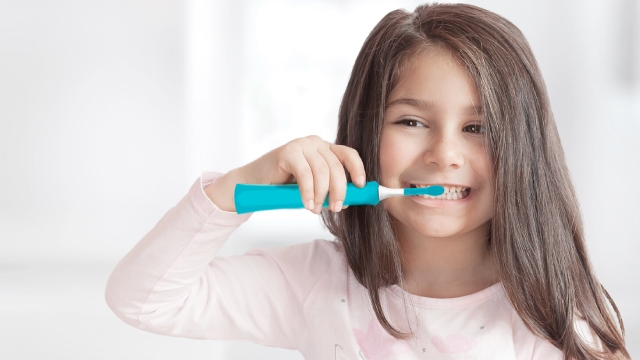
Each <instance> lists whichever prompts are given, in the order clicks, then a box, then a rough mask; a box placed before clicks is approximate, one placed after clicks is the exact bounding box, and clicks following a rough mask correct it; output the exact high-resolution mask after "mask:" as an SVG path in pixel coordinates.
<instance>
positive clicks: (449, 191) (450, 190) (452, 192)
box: [409, 184, 471, 200]
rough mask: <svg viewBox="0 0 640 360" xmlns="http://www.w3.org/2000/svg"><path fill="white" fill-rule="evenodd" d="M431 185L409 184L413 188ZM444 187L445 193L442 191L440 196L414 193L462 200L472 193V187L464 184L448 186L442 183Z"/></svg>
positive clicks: (425, 196)
mask: <svg viewBox="0 0 640 360" xmlns="http://www.w3.org/2000/svg"><path fill="white" fill-rule="evenodd" d="M427 186H430V185H426V184H409V187H412V188H423V187H427ZM441 186H442V187H443V188H444V193H442V195H439V196H431V195H414V196H420V197H423V198H426V199H442V200H461V199H464V198H466V197H468V196H469V194H470V193H471V188H470V187H464V186H448V185H441Z"/></svg>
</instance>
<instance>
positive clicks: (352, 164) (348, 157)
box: [330, 144, 367, 187]
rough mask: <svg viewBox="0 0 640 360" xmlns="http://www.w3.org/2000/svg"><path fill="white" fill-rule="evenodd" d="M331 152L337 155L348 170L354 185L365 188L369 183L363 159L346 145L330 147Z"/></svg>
mask: <svg viewBox="0 0 640 360" xmlns="http://www.w3.org/2000/svg"><path fill="white" fill-rule="evenodd" d="M330 149H331V151H332V152H333V153H334V154H335V155H336V157H337V158H338V160H339V161H340V162H341V163H342V164H344V167H346V168H347V171H348V172H349V175H351V181H352V182H353V183H354V185H356V186H359V187H364V186H365V185H366V182H367V177H366V173H365V170H364V163H363V162H362V158H360V155H359V154H358V152H357V151H356V150H355V149H354V148H350V147H348V146H344V145H335V144H331V145H330Z"/></svg>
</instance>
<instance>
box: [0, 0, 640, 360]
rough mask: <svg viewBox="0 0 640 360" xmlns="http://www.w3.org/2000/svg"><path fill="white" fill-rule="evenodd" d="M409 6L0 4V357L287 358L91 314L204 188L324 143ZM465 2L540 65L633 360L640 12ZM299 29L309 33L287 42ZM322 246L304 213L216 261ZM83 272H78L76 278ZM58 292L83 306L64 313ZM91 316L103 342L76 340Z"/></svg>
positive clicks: (639, 338)
mask: <svg viewBox="0 0 640 360" xmlns="http://www.w3.org/2000/svg"><path fill="white" fill-rule="evenodd" d="M417 3H418V2H415V1H385V2H383V1H356V0H352V1H343V2H339V1H326V2H323V1H319V0H318V1H304V2H300V1H293V0H290V1H285V0H282V1H271V2H266V1H258V0H244V1H233V0H218V1H213V0H190V1H186V2H182V1H176V0H173V1H171V0H161V1H144V0H133V1H109V2H104V1H79V0H73V1H72V0H69V1H55V2H52V1H42V0H39V1H38V0H27V1H24V0H22V1H7V0H0V171H1V175H0V293H1V294H2V295H0V323H2V324H4V325H0V338H3V339H7V338H8V339H14V340H15V341H12V342H11V344H12V345H10V346H8V347H4V350H3V349H2V347H1V346H0V357H3V356H2V355H3V354H4V355H15V354H31V355H37V354H40V353H37V352H35V351H36V350H34V348H33V347H30V346H29V345H28V344H29V343H28V342H27V339H29V341H31V342H33V341H36V342H41V343H43V344H48V345H49V349H54V350H52V351H53V353H54V354H56V355H57V354H59V355H60V358H65V357H63V355H65V356H67V357H66V358H75V357H76V356H75V355H76V354H77V357H78V358H83V357H82V354H83V352H84V351H91V347H92V345H91V344H111V345H112V346H109V347H108V349H107V347H105V346H102V347H97V348H98V349H101V350H100V351H101V352H102V353H103V354H105V355H104V356H103V357H102V358H114V359H115V358H124V357H123V356H124V355H125V354H132V353H137V354H138V355H139V356H136V357H135V358H138V359H140V358H144V356H145V355H146V356H148V358H177V357H180V356H178V354H184V355H186V356H189V357H191V358H200V357H202V358H205V357H207V358H209V357H210V356H211V355H212V354H218V355H220V356H223V358H234V359H235V358H244V357H246V356H249V355H250V354H255V356H256V357H258V356H260V354H262V355H267V356H273V358H281V359H282V358H286V356H290V358H298V357H296V356H295V354H293V355H291V354H289V353H288V352H285V351H283V352H278V350H274V349H268V350H267V349H263V348H262V347H259V346H257V347H252V346H251V345H245V344H242V345H234V344H228V343H220V342H211V343H207V345H203V344H202V343H199V342H198V345H197V346H195V345H190V344H192V343H189V342H188V341H187V342H182V340H177V339H167V338H165V337H159V336H155V335H151V334H142V332H140V331H136V330H134V329H128V328H127V330H126V331H125V330H123V329H125V328H126V325H124V324H123V323H121V322H119V321H118V320H117V319H114V318H113V317H112V316H111V315H112V314H110V313H109V312H108V310H107V309H106V305H104V303H103V301H102V292H101V291H102V289H103V286H104V283H103V282H104V281H106V276H108V273H109V271H110V269H111V268H112V267H113V266H114V265H115V262H116V261H117V260H118V259H119V258H120V257H122V255H124V253H125V252H126V251H128V250H129V249H130V248H131V247H132V246H133V245H134V244H135V243H136V242H137V241H138V240H139V239H140V238H141V237H142V236H143V235H144V234H145V233H146V232H147V231H149V229H150V228H151V227H153V225H154V224H155V223H156V222H157V221H158V220H159V219H160V217H161V216H162V215H163V214H164V213H165V212H166V211H167V210H168V209H169V208H170V207H172V206H173V205H174V204H175V203H176V202H177V201H178V200H179V199H180V198H181V197H182V196H183V195H184V194H185V193H186V191H187V189H188V187H189V186H190V185H191V184H192V183H193V182H194V181H195V180H196V178H197V177H198V175H199V173H201V172H202V171H207V170H217V171H227V170H229V169H231V168H233V167H236V166H240V165H242V164H244V163H246V162H248V161H250V160H253V159H254V158H255V157H257V156H258V155H260V154H262V153H263V152H265V151H266V150H269V149H271V148H273V147H276V146H279V145H281V144H282V143H283V142H285V141H288V140H291V139H292V138H294V137H297V136H304V135H308V134H311V133H316V134H320V135H322V136H323V137H325V139H327V140H332V137H333V136H334V133H333V132H334V131H335V125H336V114H337V109H338V103H339V100H340V96H341V92H342V91H343V89H344V86H345V85H346V81H347V78H348V76H349V72H350V69H351V66H352V64H353V61H354V59H355V55H356V54H357V51H358V50H359V47H360V46H361V44H362V42H363V40H364V37H365V36H366V35H367V33H368V32H369V31H370V29H371V28H372V27H373V25H374V24H375V23H376V22H377V21H378V20H379V19H380V18H381V17H382V16H383V15H384V14H385V13H387V12H388V11H390V10H392V9H395V8H398V7H405V8H407V9H412V8H413V7H414V6H415V5H416V4H417ZM471 3H473V4H476V5H480V6H483V7H486V8H488V9H490V10H492V11H495V12H497V13H499V14H501V15H503V16H505V17H506V18H508V19H509V20H511V21H512V22H513V23H515V24H516V25H517V26H518V27H520V29H521V30H522V31H523V33H524V34H525V36H526V37H527V39H528V40H529V42H530V44H531V46H532V48H533V50H534V53H535V54H536V57H537V59H538V61H539V64H540V67H541V69H542V72H543V75H544V76H545V80H546V82H547V86H548V90H549V94H550V97H551V102H552V106H553V109H554V113H555V116H556V121H557V125H558V129H559V131H560V135H561V138H562V141H563V146H564V149H565V152H566V157H567V161H568V164H569V168H570V170H571V173H572V177H573V179H574V183H575V186H576V189H577V191H578V195H579V199H580V203H581V206H582V211H583V215H584V220H585V229H586V234H587V240H588V245H589V249H590V253H591V258H592V260H593V264H594V267H595V269H596V271H597V273H598V275H599V277H600V279H601V280H602V282H603V283H604V284H605V286H606V287H607V288H608V289H609V291H610V292H611V294H612V296H613V297H614V299H615V300H616V301H617V303H618V306H619V307H620V310H621V311H622V314H623V317H624V319H625V321H626V325H627V329H628V333H629V334H630V335H629V336H630V337H631V338H630V340H629V342H630V343H631V345H630V348H631V349H632V350H633V351H635V353H636V354H640V352H639V350H640V349H639V348H638V347H637V345H634V344H635V343H640V312H639V311H638V310H636V309H637V307H636V306H634V304H635V301H634V300H635V299H636V297H637V296H638V295H640V290H639V289H640V280H639V278H638V276H637V274H638V273H640V266H638V265H637V264H638V262H637V261H636V260H635V257H636V254H637V253H638V252H639V250H640V246H639V245H638V244H639V243H640V242H639V240H640V236H639V235H638V234H639V231H640V221H638V214H639V211H638V210H637V209H636V207H637V203H638V202H639V201H640V190H639V189H638V186H637V185H636V184H638V183H639V182H640V161H639V160H638V157H639V156H640V142H638V141H637V139H636V137H637V136H638V134H640V53H639V51H640V50H639V48H640V45H639V44H640V31H639V30H638V25H637V23H638V22H640V14H639V12H640V6H639V5H638V3H637V1H634V0H614V1H606V2H605V1H596V0H590V1H577V0H564V1H555V0H540V1H527V2H525V1H519V2H513V1H507V0H504V1H501V0H484V1H482V0H477V1H471ZM309 11H311V12H312V13H314V14H316V15H322V16H326V17H330V18H331V21H329V22H330V23H331V26H330V27H325V28H323V24H325V23H326V21H325V20H326V19H322V18H315V19H316V20H314V18H313V17H307V18H306V22H304V21H303V22H301V19H305V17H304V16H303V14H308V13H309ZM265 14H267V15H269V16H270V17H272V18H269V17H265V16H262V17H261V16H260V15H265ZM278 16H279V17H280V18H278ZM273 17H275V18H273ZM265 19H266V20H265ZM269 19H272V20H270V21H269ZM269 24H271V25H269ZM305 24H310V25H313V26H309V28H308V29H306V31H305V32H304V37H301V33H302V32H301V31H298V30H299V29H300V28H301V27H302V26H304V25H305ZM300 39H304V40H306V41H308V43H305V42H301V41H300ZM290 43H293V44H297V45H296V46H294V47H292V46H289V45H288V44H290ZM283 64H284V65H283ZM309 84H313V86H310V85H309ZM285 95H286V96H285ZM291 98H293V99H295V100H296V101H293V102H287V101H286V100H287V99H291ZM310 99H312V100H310ZM308 108H312V109H313V112H312V113H310V114H306V116H303V115H304V114H303V112H304V111H306V110H308ZM283 229H286V231H283ZM285 234H286V235H285ZM323 236H329V235H328V233H327V232H326V231H325V230H323V229H322V227H321V226H320V222H319V220H318V219H317V217H315V216H313V215H311V214H309V213H307V212H295V211H285V212H273V213H257V214H254V215H253V217H252V219H251V220H250V221H249V222H248V223H247V224H245V225H244V226H243V227H242V228H241V229H239V230H238V232H236V233H235V234H234V235H232V237H231V239H230V243H229V245H228V246H225V248H223V254H230V253H241V252H244V251H245V250H247V249H249V248H251V247H255V246H280V245H286V244H290V243H295V242H300V241H308V240H310V239H312V238H315V237H323ZM65 264H66V265H65ZM69 264H77V265H69ZM87 264H96V265H95V267H94V268H91V267H90V266H91V265H87ZM69 266H71V267H69ZM83 269H85V270H83ZM86 269H93V270H90V271H87V273H86V274H84V275H82V276H80V275H79V273H82V272H84V271H86ZM43 273H51V274H59V276H58V277H55V276H54V277H52V276H49V277H46V276H41V275H42V274H43ZM92 274H93V275H92ZM55 281H62V282H61V283H60V285H59V286H54V285H51V284H52V282H53V283H55ZM21 284H29V285H28V286H29V289H30V290H29V291H25V287H24V286H22V285H21ZM38 287H42V291H38V290H37V289H38ZM59 289H66V290H65V294H74V291H79V292H81V291H84V290H81V289H87V290H86V291H85V292H84V293H81V294H80V295H78V296H76V297H72V298H67V297H65V296H66V295H65V296H63V295H61V294H60V291H61V290H59ZM69 296H71V295H69ZM74 296H75V295H74ZM78 299H80V300H78ZM83 299H84V300H86V301H84V300H83ZM38 301H40V302H38ZM42 301H44V302H47V303H49V304H58V305H59V307H55V306H51V307H47V306H42V303H41V302H42ZM83 301H84V302H83ZM83 303H84V304H92V305H90V306H89V305H87V306H86V307H83V306H82V304H83ZM65 304H66V305H65ZM70 304H71V305H70ZM34 307H36V308H39V309H43V310H42V311H45V312H44V313H42V314H40V313H34V312H33V309H34ZM16 309H18V310H19V312H18V313H16ZM47 309H49V310H47ZM56 309H58V310H59V309H64V311H65V314H73V315H64V316H62V315H59V314H61V313H60V311H57V310H56ZM74 309H75V310H74ZM92 309H93V310H92ZM46 311H49V312H46ZM11 314H13V315H11ZM15 314H20V315H15ZM56 314H57V315H56ZM70 318H72V319H75V320H73V321H71V320H69V319H70ZM87 318H88V319H91V320H90V321H92V322H93V323H92V326H93V327H95V328H96V329H97V328H100V329H102V330H101V331H100V332H99V334H100V335H99V336H98V335H95V336H93V335H88V334H92V333H91V332H88V333H87V332H86V331H79V329H81V328H82V324H83V321H86V319H87ZM25 319H28V320H29V321H31V320H33V321H34V322H37V321H40V325H38V326H35V325H34V326H26V325H24V324H25V323H24V321H25ZM41 319H49V320H50V321H49V322H45V323H44V324H42V320H41ZM64 319H67V321H66V322H65V320H64ZM60 323H62V324H63V325H64V326H66V327H65V329H67V332H68V333H72V334H74V336H75V338H74V337H72V338H74V339H78V340H82V341H84V342H85V343H86V344H88V345H87V347H86V348H80V350H78V348H77V347H74V346H72V345H71V344H68V347H65V346H64V345H60V343H64V341H67V342H68V340H65V339H68V338H69V336H68V334H67V333H65V332H62V333H61V332H60V331H57V329H59V325H58V324H60ZM19 324H23V325H22V326H19ZM65 324H66V325H65ZM36 328H37V329H40V330H34V329H36ZM16 329H18V330H16ZM20 329H22V330H20ZM96 331H97V330H96ZM122 331H125V333H126V334H127V336H126V338H125V337H124V335H122V334H123V333H122ZM56 336H58V337H56ZM134 339H136V340H134ZM633 340H635V341H633ZM21 341H22V342H21ZM123 344H125V345H123ZM122 346H124V348H125V349H128V350H124V349H123V348H121V347H122ZM634 346H636V347H634ZM43 349H44V350H42V351H43V352H42V354H48V355H51V351H49V352H46V351H48V350H47V346H45V347H44V348H43ZM55 349H58V350H55ZM143 349H145V350H143ZM178 349H179V350H178ZM3 351H5V352H4V353H3ZM29 351H31V352H29ZM96 351H97V350H96ZM127 351H128V352H127ZM69 354H73V355H71V356H69ZM286 354H289V355H286ZM182 357H184V356H182ZM14 358H22V357H14ZM263 358H264V357H263Z"/></svg>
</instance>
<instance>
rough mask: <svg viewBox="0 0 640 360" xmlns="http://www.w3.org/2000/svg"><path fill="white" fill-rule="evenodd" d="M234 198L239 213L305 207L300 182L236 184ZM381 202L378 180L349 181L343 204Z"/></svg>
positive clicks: (326, 202) (374, 203)
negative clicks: (357, 183)
mask: <svg viewBox="0 0 640 360" xmlns="http://www.w3.org/2000/svg"><path fill="white" fill-rule="evenodd" d="M233 200H234V203H235V206H236V212H237V213H238V214H244V213H248V212H254V211H262V210H277V209H302V208H304V205H303V204H302V197H301V195H300V188H299V187H298V184H286V185H255V184H236V188H235V191H234V193H233ZM379 202H380V199H379V198H378V183H377V182H376V181H369V182H368V183H367V184H366V186H365V187H363V188H359V187H357V186H355V185H354V184H353V183H350V182H349V183H347V194H346V197H345V199H344V204H343V206H347V205H376V204H377V203H379ZM328 206H329V196H327V198H326V199H325V200H324V204H323V207H328Z"/></svg>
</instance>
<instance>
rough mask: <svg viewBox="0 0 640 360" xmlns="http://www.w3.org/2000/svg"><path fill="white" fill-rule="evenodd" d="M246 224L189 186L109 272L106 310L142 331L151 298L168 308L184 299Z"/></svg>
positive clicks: (200, 191)
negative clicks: (232, 236) (144, 314)
mask: <svg viewBox="0 0 640 360" xmlns="http://www.w3.org/2000/svg"><path fill="white" fill-rule="evenodd" d="M214 183H215V182H214ZM247 218H248V216H246V215H237V214H235V213H230V212H224V211H221V209H218V208H216V206H215V205H213V204H212V203H211V202H210V201H209V199H207V197H206V196H205V195H204V194H203V190H202V187H201V185H200V184H199V182H198V183H196V184H194V186H193V187H192V188H191V189H190V190H189V193H188V194H187V195H186V196H185V197H184V198H182V199H181V200H180V202H179V203H178V204H177V205H176V206H175V207H173V208H172V209H170V210H169V211H168V212H167V213H166V214H165V215H164V216H163V217H162V219H161V220H160V221H159V222H158V223H157V224H156V225H155V226H154V227H153V229H151V231H149V232H148V233H147V234H146V235H145V236H144V237H143V238H142V239H141V240H140V242H139V243H138V244H136V246H135V247H134V248H133V249H132V250H131V251H129V253H127V255H126V256H125V257H124V258H123V259H122V260H121V261H120V262H119V263H118V265H117V266H116V268H115V269H114V270H113V272H112V274H111V276H110V278H109V281H108V283H107V289H106V294H105V295H106V300H107V303H108V305H109V306H110V307H111V309H112V310H113V311H114V312H115V313H116V314H117V315H118V316H119V317H120V318H121V319H123V320H124V321H126V322H127V323H129V324H131V325H133V326H136V327H140V328H144V326H143V324H142V323H141V318H142V317H143V314H142V313H143V308H144V305H145V303H147V301H148V299H149V298H154V299H156V300H157V299H158V297H157V296H155V295H153V294H155V293H161V294H162V295H161V298H162V299H161V300H162V302H163V303H166V304H167V305H166V306H172V305H170V304H171V303H172V302H179V301H180V298H184V295H185V294H186V293H187V292H188V291H189V289H190V288H191V286H192V285H193V284H194V283H196V282H197V281H198V279H199V278H200V277H201V275H202V274H203V273H204V271H205V270H206V269H207V267H208V266H209V263H210V262H211V260H212V259H213V257H214V256H215V254H216V253H217V251H218V249H220V247H222V245H223V244H224V242H225V241H226V240H227V238H228V237H229V235H230V234H231V233H232V232H233V231H234V230H235V229H236V228H237V227H238V226H239V225H240V224H241V223H242V222H244V221H246V219H247ZM147 330H150V331H153V329H147Z"/></svg>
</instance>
